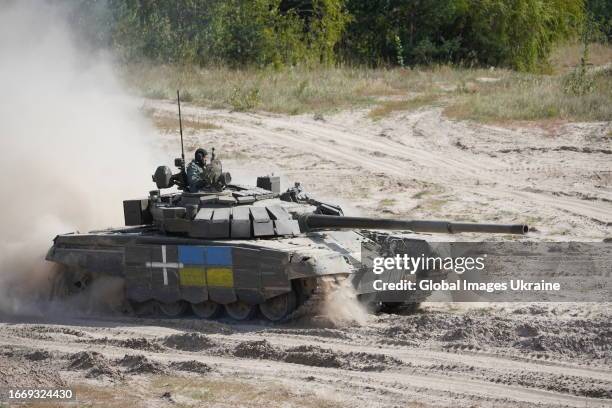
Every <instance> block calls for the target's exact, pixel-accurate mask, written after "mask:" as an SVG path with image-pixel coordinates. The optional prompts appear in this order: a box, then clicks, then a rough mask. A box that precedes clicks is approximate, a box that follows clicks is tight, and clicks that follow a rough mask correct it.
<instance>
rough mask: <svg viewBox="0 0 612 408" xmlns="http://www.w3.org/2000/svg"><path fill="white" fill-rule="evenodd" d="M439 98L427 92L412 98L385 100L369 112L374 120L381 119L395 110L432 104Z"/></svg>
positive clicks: (369, 115)
mask: <svg viewBox="0 0 612 408" xmlns="http://www.w3.org/2000/svg"><path fill="white" fill-rule="evenodd" d="M437 100H438V95H435V94H425V95H419V96H416V97H414V98H411V99H403V100H398V101H394V100H391V101H384V102H382V103H381V104H380V105H379V106H377V107H375V108H373V109H372V110H371V111H370V113H368V117H369V118H370V119H373V120H379V119H381V118H384V117H386V116H389V115H391V114H392V113H393V112H396V111H406V110H414V109H418V108H421V107H423V106H427V105H431V104H433V103H434V102H436V101H437Z"/></svg>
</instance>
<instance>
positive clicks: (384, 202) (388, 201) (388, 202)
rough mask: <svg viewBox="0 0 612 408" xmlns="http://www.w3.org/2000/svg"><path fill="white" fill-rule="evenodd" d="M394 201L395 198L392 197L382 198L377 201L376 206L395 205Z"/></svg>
mask: <svg viewBox="0 0 612 408" xmlns="http://www.w3.org/2000/svg"><path fill="white" fill-rule="evenodd" d="M395 203H396V200H395V199H394V198H384V199H382V200H380V201H379V203H378V206H379V207H390V206H392V205H395Z"/></svg>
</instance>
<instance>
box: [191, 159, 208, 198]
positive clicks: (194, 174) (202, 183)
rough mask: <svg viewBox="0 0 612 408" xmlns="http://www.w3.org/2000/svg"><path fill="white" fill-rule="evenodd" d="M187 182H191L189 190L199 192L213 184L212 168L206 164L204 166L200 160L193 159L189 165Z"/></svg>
mask: <svg viewBox="0 0 612 408" xmlns="http://www.w3.org/2000/svg"><path fill="white" fill-rule="evenodd" d="M187 182H188V184H189V191H190V192H192V193H197V192H198V191H200V190H202V189H203V188H205V187H208V186H210V185H211V183H212V180H211V174H210V170H209V169H208V168H207V167H206V166H204V167H202V166H201V165H200V164H199V163H198V162H196V161H195V160H192V161H191V163H189V165H188V166H187Z"/></svg>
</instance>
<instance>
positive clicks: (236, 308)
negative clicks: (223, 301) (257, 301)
mask: <svg viewBox="0 0 612 408" xmlns="http://www.w3.org/2000/svg"><path fill="white" fill-rule="evenodd" d="M225 311H226V312H227V314H228V315H229V316H230V317H231V318H232V319H234V320H249V319H251V318H253V316H255V313H257V306H255V305H249V304H247V303H244V302H242V301H240V300H239V301H237V302H234V303H229V304H227V305H225Z"/></svg>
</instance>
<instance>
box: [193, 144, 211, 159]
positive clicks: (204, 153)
mask: <svg viewBox="0 0 612 408" xmlns="http://www.w3.org/2000/svg"><path fill="white" fill-rule="evenodd" d="M198 154H201V155H202V158H204V157H206V156H208V152H207V151H206V150H204V149H202V148H201V147H200V148H198V149H197V150H196V151H195V155H194V156H195V158H196V159H197V158H198Z"/></svg>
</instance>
